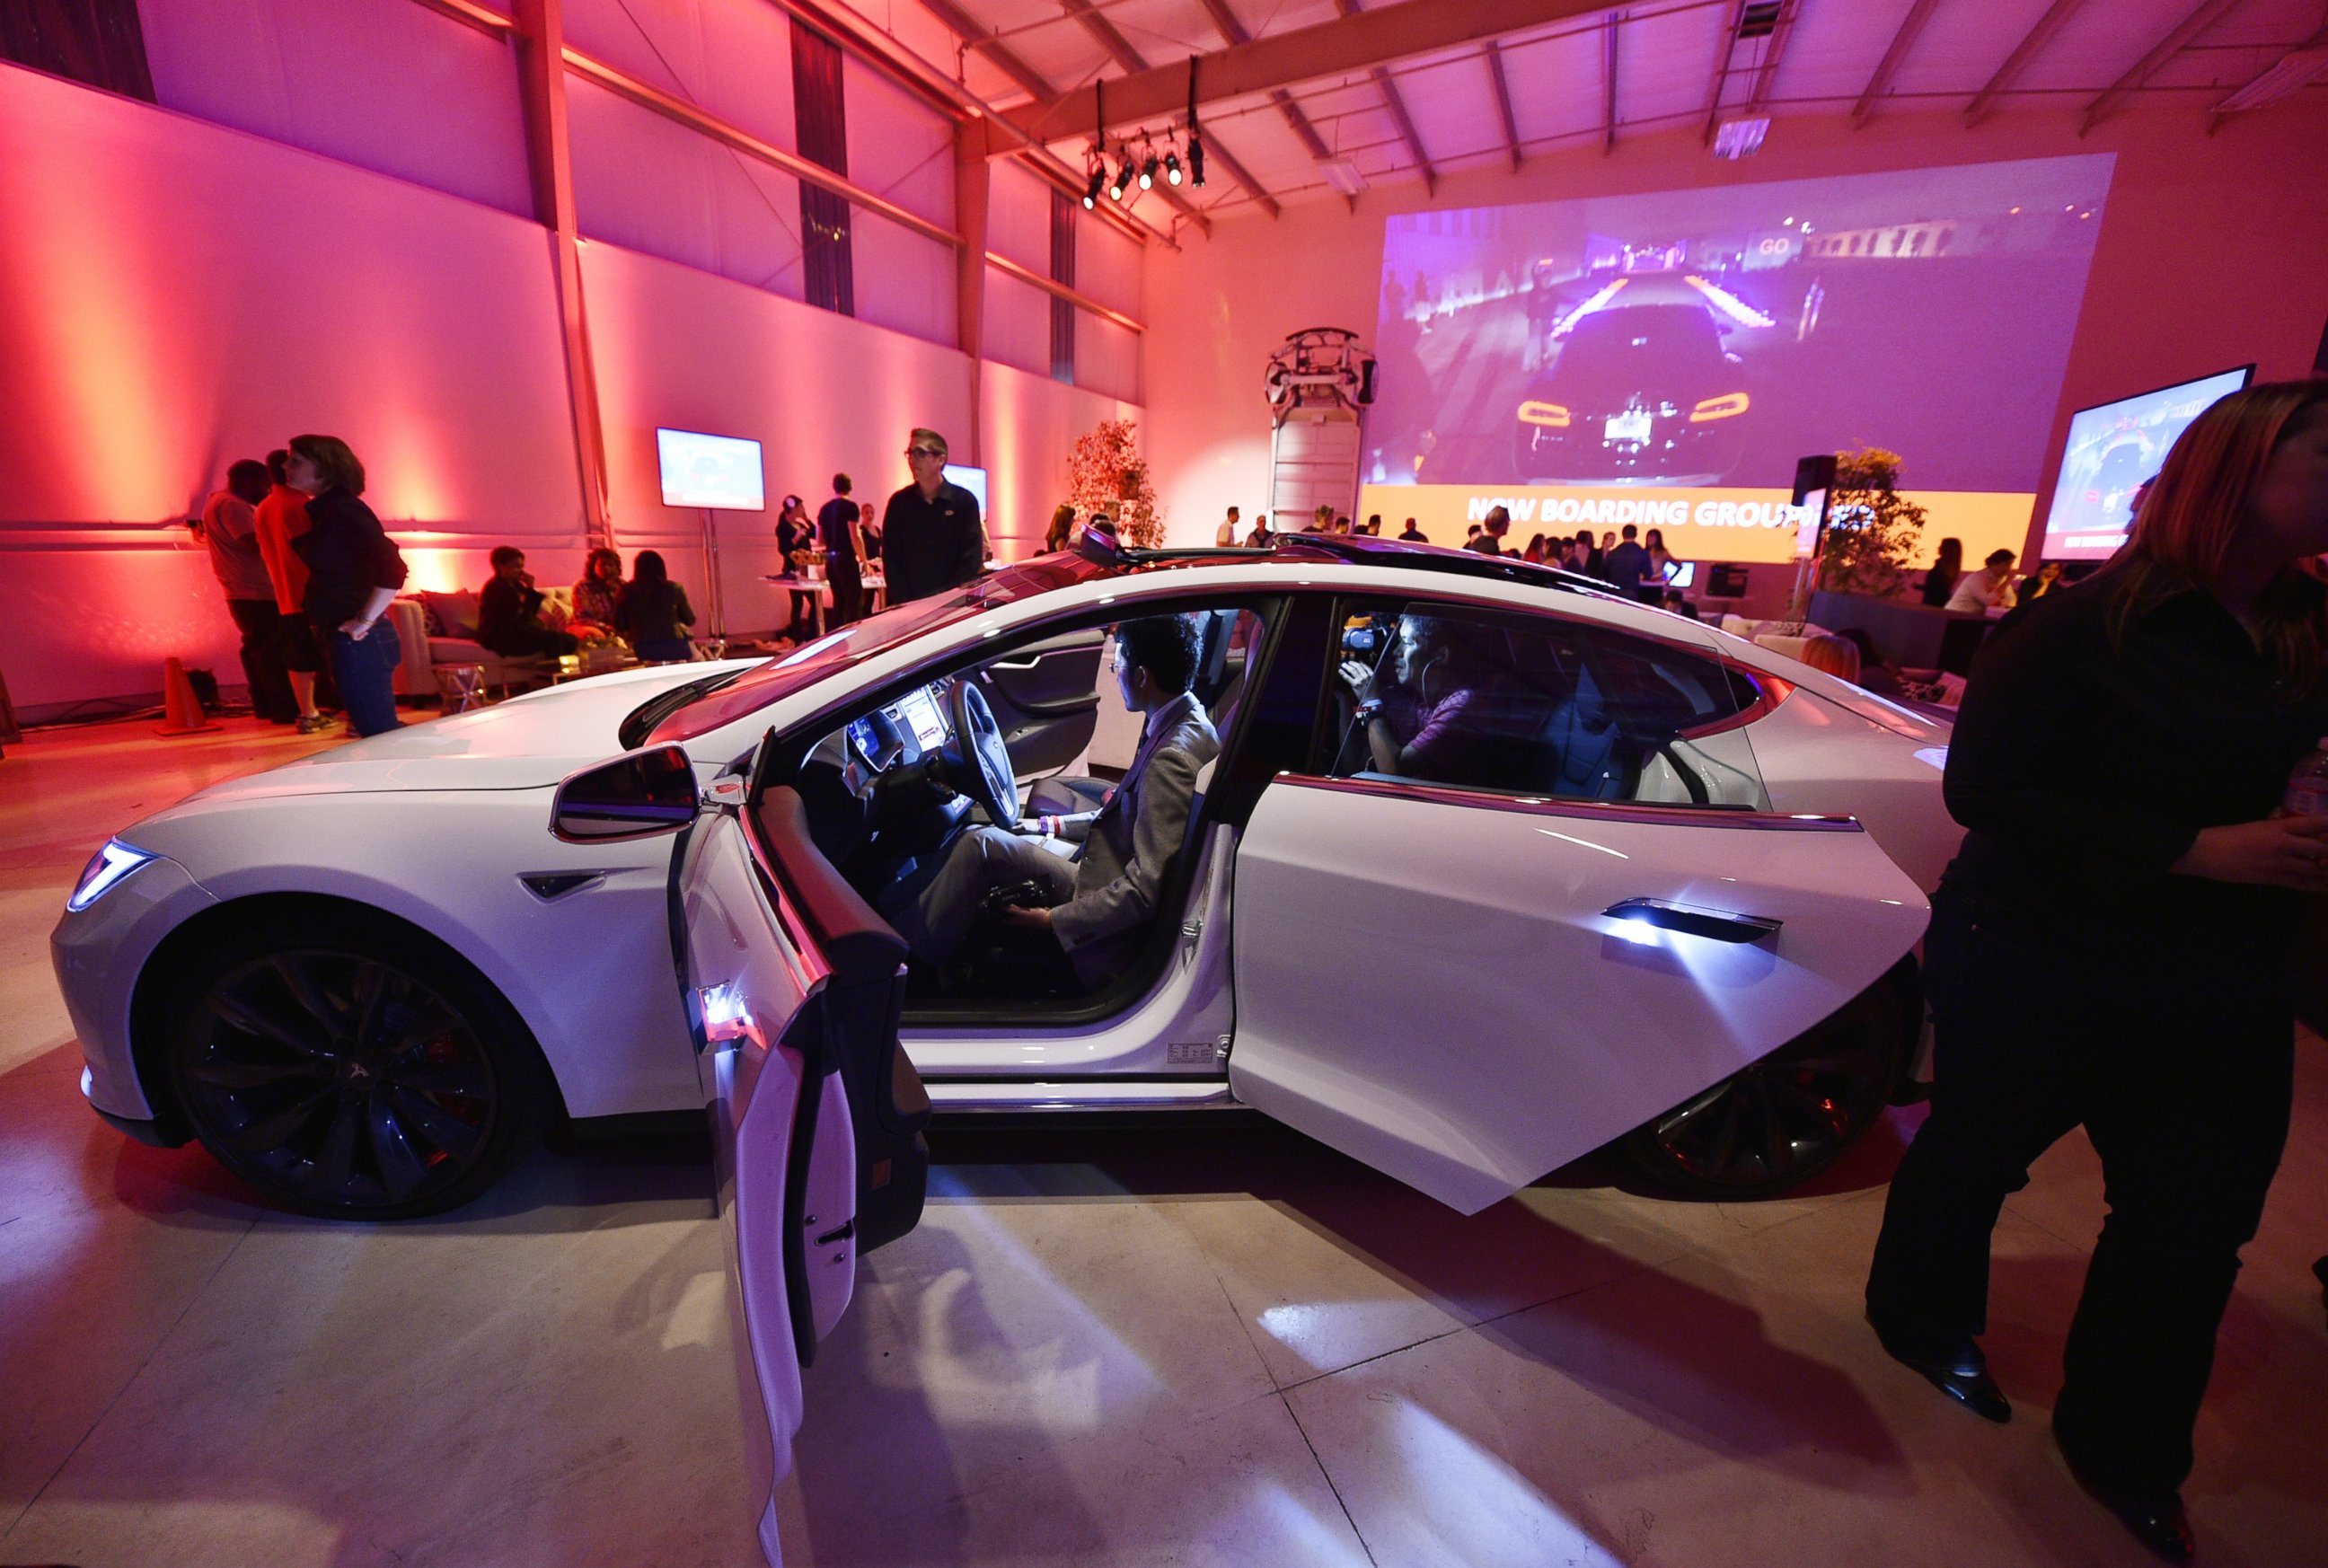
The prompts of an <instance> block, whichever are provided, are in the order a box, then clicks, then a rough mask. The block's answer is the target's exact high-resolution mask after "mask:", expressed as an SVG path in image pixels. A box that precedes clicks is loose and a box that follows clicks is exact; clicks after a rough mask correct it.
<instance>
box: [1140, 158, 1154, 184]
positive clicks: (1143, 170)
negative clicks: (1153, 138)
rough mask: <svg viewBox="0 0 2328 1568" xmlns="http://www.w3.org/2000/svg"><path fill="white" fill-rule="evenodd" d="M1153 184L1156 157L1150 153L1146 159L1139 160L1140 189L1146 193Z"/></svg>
mask: <svg viewBox="0 0 2328 1568" xmlns="http://www.w3.org/2000/svg"><path fill="white" fill-rule="evenodd" d="M1155 183H1156V155H1155V153H1154V152H1153V151H1150V153H1149V155H1147V156H1146V157H1144V158H1142V159H1141V160H1140V188H1141V190H1143V191H1146V190H1149V189H1151V188H1152V187H1153V186H1154V185H1155Z"/></svg>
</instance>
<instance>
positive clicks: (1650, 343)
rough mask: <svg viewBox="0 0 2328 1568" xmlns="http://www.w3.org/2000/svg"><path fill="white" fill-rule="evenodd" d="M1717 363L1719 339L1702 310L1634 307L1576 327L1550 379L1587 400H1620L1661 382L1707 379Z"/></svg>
mask: <svg viewBox="0 0 2328 1568" xmlns="http://www.w3.org/2000/svg"><path fill="white" fill-rule="evenodd" d="M1722 362H1723V361H1722V337H1721V334H1720V333H1718V332H1716V331H1715V330H1714V325H1713V318H1712V317H1711V316H1709V315H1706V313H1705V311H1704V307H1702V306H1699V305H1632V306H1630V307H1629V308H1627V309H1624V310H1604V311H1596V312H1594V313H1593V314H1592V315H1588V316H1586V317H1585V318H1584V319H1583V320H1582V321H1581V322H1578V323H1577V324H1576V329H1575V331H1574V333H1572V334H1571V336H1570V339H1569V342H1568V345H1567V346H1566V347H1565V348H1563V350H1562V351H1561V354H1560V361H1559V363H1558V365H1557V366H1556V368H1555V371H1554V376H1555V379H1556V380H1557V381H1558V382H1559V384H1560V386H1561V388H1562V390H1564V391H1566V392H1568V393H1569V394H1570V395H1572V396H1574V397H1577V398H1580V399H1586V400H1590V399H1592V398H1594V397H1601V398H1608V397H1616V398H1623V397H1626V396H1629V395H1630V394H1632V393H1634V392H1638V391H1640V390H1644V388H1645V387H1646V386H1647V384H1648V383H1649V382H1650V381H1652V380H1660V379H1662V378H1665V377H1670V376H1700V375H1704V374H1708V373H1710V372H1712V371H1717V370H1719V369H1720V368H1721V366H1722ZM1658 390H1663V388H1662V387H1660V388H1659V389H1658Z"/></svg>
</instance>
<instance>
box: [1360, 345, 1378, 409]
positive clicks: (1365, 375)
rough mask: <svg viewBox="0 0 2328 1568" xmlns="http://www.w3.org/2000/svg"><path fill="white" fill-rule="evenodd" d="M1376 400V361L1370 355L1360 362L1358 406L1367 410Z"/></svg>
mask: <svg viewBox="0 0 2328 1568" xmlns="http://www.w3.org/2000/svg"><path fill="white" fill-rule="evenodd" d="M1374 400H1375V359H1374V356H1373V355H1372V354H1368V355H1367V356H1366V358H1365V359H1363V360H1360V361H1358V406H1359V407H1360V408H1365V407H1366V406H1368V405H1370V404H1371V403H1373V402H1374Z"/></svg>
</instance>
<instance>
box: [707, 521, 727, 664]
mask: <svg viewBox="0 0 2328 1568" xmlns="http://www.w3.org/2000/svg"><path fill="white" fill-rule="evenodd" d="M703 573H704V587H703V615H704V625H705V629H706V630H707V631H708V632H709V634H711V636H712V637H714V638H717V639H721V640H724V639H725V638H726V637H727V635H728V607H727V603H726V601H725V599H724V598H723V596H721V594H720V592H719V514H718V512H714V511H712V510H711V508H709V507H708V506H707V507H705V508H704V509H703Z"/></svg>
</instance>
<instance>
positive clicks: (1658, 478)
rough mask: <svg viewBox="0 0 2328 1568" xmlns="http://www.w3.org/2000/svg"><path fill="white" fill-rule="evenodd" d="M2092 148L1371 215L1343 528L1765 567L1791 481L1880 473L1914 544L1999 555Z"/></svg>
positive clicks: (2043, 381) (2014, 543) (2062, 354)
mask: <svg viewBox="0 0 2328 1568" xmlns="http://www.w3.org/2000/svg"><path fill="white" fill-rule="evenodd" d="M2112 164H2113V158H2112V155H2109V154H2107V153H2100V154H2092V155H2079V156H2073V157H2062V158H2038V159H2028V160H2022V161H2016V162H2008V163H1993V164H1963V165H1955V166H1949V167H1944V168H1933V169H1913V170H1902V171H1899V172H1896V173H1891V174H1854V175H1847V176H1840V177H1836V178H1832V179H1821V180H1788V181H1779V182H1776V183H1762V184H1741V185H1732V186H1727V187H1719V188H1713V189H1701V190H1691V191H1671V192H1655V193H1648V194H1640V195H1628V196H1610V197H1594V198H1590V199H1584V200H1578V201H1567V202H1533V203H1528V204H1525V205H1516V206H1503V207H1475V208H1468V209H1463V210H1460V211H1445V212H1418V213H1406V214H1399V215H1395V216H1393V217H1392V218H1390V219H1389V220H1388V221H1387V223H1386V226H1385V235H1384V243H1383V275H1382V293H1381V311H1380V316H1379V320H1378V324H1377V331H1376V343H1377V349H1378V352H1379V353H1380V355H1381V361H1382V365H1381V371H1380V378H1379V384H1380V391H1379V395H1378V398H1377V400H1376V402H1375V405H1374V407H1373V408H1371V409H1370V410H1369V411H1368V414H1367V420H1366V455H1365V459H1364V470H1363V473H1362V480H1363V482H1364V485H1365V493H1363V494H1362V497H1361V500H1360V510H1361V511H1362V512H1382V513H1383V514H1384V515H1385V518H1390V517H1403V516H1405V515H1409V514H1412V515H1413V516H1415V517H1417V518H1418V519H1420V520H1421V521H1422V527H1423V529H1424V531H1425V532H1426V533H1428V534H1430V535H1431V537H1432V539H1433V540H1437V541H1438V542H1440V543H1460V542H1461V540H1462V538H1463V532H1464V528H1465V525H1466V523H1468V522H1469V521H1477V520H1478V518H1480V517H1482V516H1484V515H1485V513H1486V512H1487V511H1488V508H1490V507H1492V506H1495V505H1497V504H1502V505H1506V506H1508V507H1509V508H1510V509H1511V512H1512V519H1513V530H1514V531H1515V533H1516V534H1518V535H1520V536H1521V537H1522V538H1525V536H1526V535H1528V534H1530V533H1533V532H1538V531H1541V532H1548V533H1549V532H1567V533H1574V532H1577V531H1579V530H1582V529H1586V528H1591V529H1593V530H1596V531H1601V530H1608V529H1611V528H1616V527H1619V526H1621V525H1622V524H1623V523H1625V522H1633V523H1637V524H1639V525H1641V526H1643V527H1645V528H1646V527H1657V528H1660V529H1662V530H1663V531H1664V533H1665V538H1666V545H1667V547H1668V548H1669V549H1672V550H1673V552H1674V553H1675V554H1676V556H1679V557H1681V558H1683V559H1700V560H1730V561H1752V560H1784V559H1789V558H1790V557H1791V556H1792V554H1793V551H1794V548H1795V528H1794V519H1793V517H1792V515H1791V512H1792V509H1791V508H1790V506H1789V505H1788V501H1789V497H1790V485H1791V482H1792V478H1793V474H1794V468H1795V461H1796V459H1797V458H1798V457H1801V456H1804V455H1807V454H1811V453H1816V452H1832V451H1836V450H1839V449H1845V448H1851V447H1856V446H1882V447H1887V448H1889V449H1891V450H1892V451H1894V452H1897V453H1899V454H1900V455H1901V457H1902V458H1903V459H1904V469H1903V476H1904V480H1905V483H1906V484H1907V486H1908V487H1909V488H1910V490H1911V491H1912V492H1913V493H1915V495H1916V498H1917V499H1919V500H1920V501H1922V502H1923V503H1924V504H1925V505H1926V507H1927V508H1928V509H1929V512H1930V520H1929V522H1928V523H1927V525H1926V529H1925V532H1926V535H1927V536H1928V540H1929V543H1930V544H1933V545H1936V544H1937V543H1938V540H1939V539H1940V538H1941V537H1942V536H1944V535H1951V534H1952V535H1955V536H1957V537H1958V538H1960V539H1962V540H1964V543H1965V548H1966V555H1967V558H1968V559H1978V558H1979V556H1981V555H1984V554H1985V553H1986V552H1987V550H1988V549H1994V548H1996V547H1997V546H1999V545H2002V546H2004V548H2007V549H2014V550H2016V551H2017V550H2018V549H2020V548H2021V546H2022V544H2023V540H2024V538H2025V536H2026V534H2027V531H2028V527H2029V520H2030V515H2031V512H2032V507H2033V504H2034V502H2035V499H2036V494H2035V493H2036V487H2037V480H2038V475H2039V473H2040V471H2041V470H2042V466H2043V464H2044V458H2045V455H2046V453H2045V448H2046V445H2047V440H2048V437H2049V436H2050V435H2051V428H2052V423H2053V413H2054V408H2055V407H2056V405H2057V403H2058V401H2059V399H2060V387H2061V376H2062V371H2063V370H2064V368H2065V367H2066V365H2067V363H2068V361H2069V353H2070V337H2071V334H2072V333H2073V332H2074V330H2075V328H2076V325H2077V318H2078V308H2079V302H2080V300H2081V298H2082V297H2083V296H2084V293H2085V286H2086V274H2087V269H2088V267H2089V263H2090V262H2091V260H2092V257H2093V249H2094V237H2095V235H2096V233H2097V232H2098V230H2099V229H2100V227H2101V223H2102V209H2103V200H2104V198H2105V196H2106V195H2107V192H2108V189H2109V180H2110V173H2111V168H2112Z"/></svg>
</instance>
